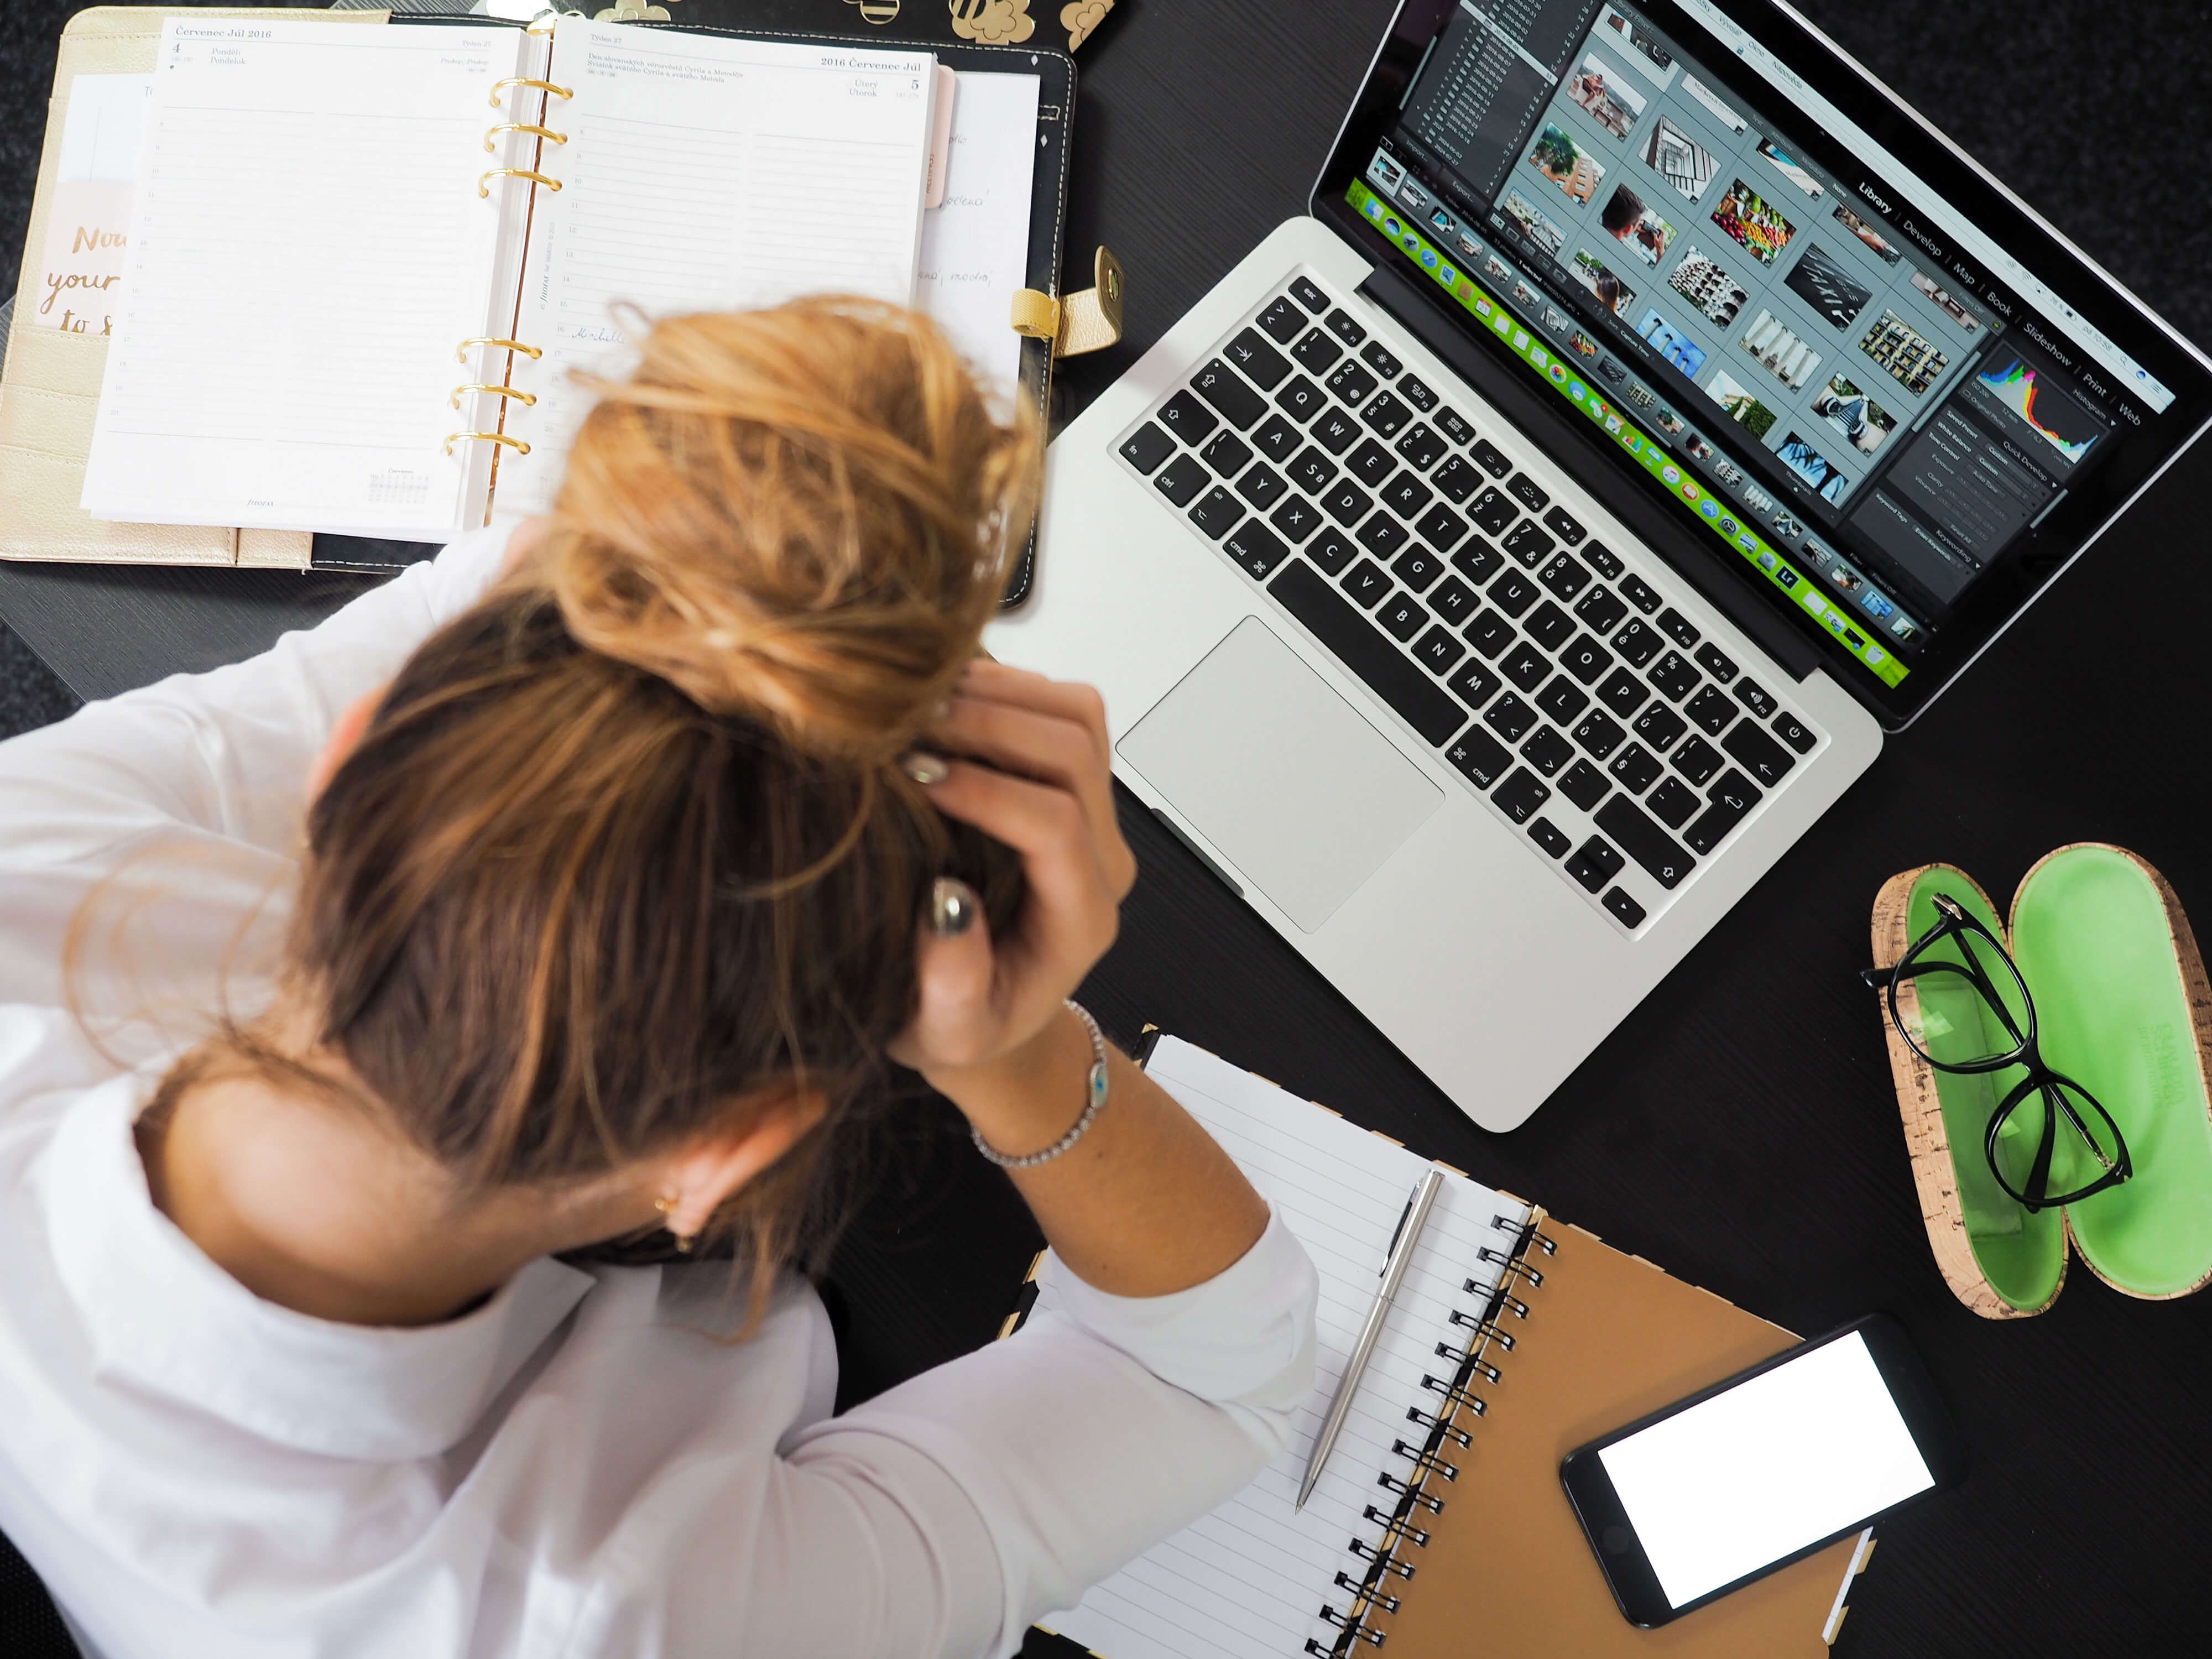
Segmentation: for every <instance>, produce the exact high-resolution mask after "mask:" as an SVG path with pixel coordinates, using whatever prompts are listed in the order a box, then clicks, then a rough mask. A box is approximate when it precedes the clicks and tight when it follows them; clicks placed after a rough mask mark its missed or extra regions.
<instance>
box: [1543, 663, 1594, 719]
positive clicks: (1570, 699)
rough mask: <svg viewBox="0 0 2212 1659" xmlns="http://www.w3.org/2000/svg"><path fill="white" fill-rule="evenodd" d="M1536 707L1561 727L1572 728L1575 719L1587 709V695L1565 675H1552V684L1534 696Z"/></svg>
mask: <svg viewBox="0 0 2212 1659" xmlns="http://www.w3.org/2000/svg"><path fill="white" fill-rule="evenodd" d="M1536 707H1537V708H1541V709H1542V710H1543V711H1544V712H1545V713H1546V714H1548V715H1550V716H1551V717H1552V718H1553V720H1556V721H1558V722H1559V724H1560V725H1561V726H1572V725H1573V724H1574V723H1575V717H1576V716H1577V714H1581V713H1582V712H1583V709H1585V708H1589V693H1588V692H1587V691H1585V690H1583V689H1582V687H1580V686H1579V685H1577V684H1575V683H1574V682H1573V681H1572V680H1571V679H1569V678H1567V677H1566V676H1565V675H1564V674H1554V675H1553V676H1552V683H1551V684H1549V685H1547V686H1546V687H1545V688H1544V689H1543V690H1541V691H1539V692H1538V693H1537V694H1536Z"/></svg>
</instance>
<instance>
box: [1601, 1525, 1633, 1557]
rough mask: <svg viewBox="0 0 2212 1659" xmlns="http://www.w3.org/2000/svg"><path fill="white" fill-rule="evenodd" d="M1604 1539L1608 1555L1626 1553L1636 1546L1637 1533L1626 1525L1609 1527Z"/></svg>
mask: <svg viewBox="0 0 2212 1659" xmlns="http://www.w3.org/2000/svg"><path fill="white" fill-rule="evenodd" d="M1603 1542H1604V1545H1605V1553H1607V1555H1626V1554H1627V1553H1628V1552H1629V1551H1630V1550H1631V1549H1632V1548H1634V1547H1635V1545H1636V1534H1634V1533H1632V1532H1631V1531H1629V1529H1628V1528H1626V1527H1607V1528H1606V1529H1605V1536H1604V1539H1603Z"/></svg>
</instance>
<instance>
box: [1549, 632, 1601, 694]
mask: <svg viewBox="0 0 2212 1659" xmlns="http://www.w3.org/2000/svg"><path fill="white" fill-rule="evenodd" d="M1559 666H1560V667H1562V668H1564V669H1565V670H1566V671H1567V672H1569V673H1570V674H1572V675H1573V676H1574V677H1575V678H1577V679H1578V680H1580V681H1581V682H1582V683H1583V684H1584V685H1595V684H1597V678H1598V676H1599V675H1601V674H1602V673H1604V672H1605V671H1606V670H1607V669H1608V668H1610V667H1612V666H1613V653H1612V652H1610V651H1608V650H1607V649H1606V648H1605V647H1603V646H1601V645H1600V644H1599V643H1598V642H1597V641H1595V640H1594V639H1592V638H1591V637H1590V636H1589V635H1587V634H1577V635H1576V636H1575V642H1574V643H1573V644H1572V645H1571V646H1569V647H1567V648H1566V649H1565V651H1562V652H1561V653H1559Z"/></svg>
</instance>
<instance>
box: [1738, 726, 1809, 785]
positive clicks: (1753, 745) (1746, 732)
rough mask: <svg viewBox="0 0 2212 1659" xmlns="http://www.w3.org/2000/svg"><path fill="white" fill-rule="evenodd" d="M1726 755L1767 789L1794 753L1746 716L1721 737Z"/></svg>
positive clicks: (1781, 775)
mask: <svg viewBox="0 0 2212 1659" xmlns="http://www.w3.org/2000/svg"><path fill="white" fill-rule="evenodd" d="M1721 747H1722V748H1723V749H1724V750H1727V751H1728V755H1729V759H1731V760H1733V761H1734V762H1735V763H1736V764H1737V765H1738V766H1741V768H1743V769H1744V770H1745V771H1747V772H1748V773H1750V774H1751V775H1752V776H1753V778H1754V779H1755V780H1756V781H1759V782H1760V783H1763V784H1765V786H1766V787H1768V788H1769V789H1771V788H1773V787H1774V786H1775V785H1776V784H1778V783H1779V782H1781V781H1782V780H1783V778H1784V776H1785V775H1787V774H1788V772H1789V770H1790V768H1791V767H1793V766H1795V765H1796V764H1797V757H1796V756H1795V755H1792V754H1791V753H1790V751H1789V750H1786V749H1784V747H1783V746H1782V745H1781V744H1778V743H1777V742H1775V741H1774V739H1773V738H1770V737H1768V736H1767V735H1766V733H1765V732H1762V731H1760V730H1759V728H1758V727H1757V726H1753V724H1752V723H1751V722H1750V721H1749V720H1745V721H1744V722H1743V723H1742V724H1741V725H1740V726H1737V727H1736V728H1735V731H1733V732H1729V734H1728V736H1726V737H1724V738H1722V739H1721Z"/></svg>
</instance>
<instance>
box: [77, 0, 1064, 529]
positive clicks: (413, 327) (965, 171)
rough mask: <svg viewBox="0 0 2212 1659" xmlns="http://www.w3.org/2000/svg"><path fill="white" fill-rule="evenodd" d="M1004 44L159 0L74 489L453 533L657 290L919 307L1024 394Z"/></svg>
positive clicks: (192, 515)
mask: <svg viewBox="0 0 2212 1659" xmlns="http://www.w3.org/2000/svg"><path fill="white" fill-rule="evenodd" d="M990 52H991V49H988V48H970V49H963V51H962V52H960V53H958V54H956V55H958V56H960V57H961V58H962V59H963V63H966V64H977V63H981V64H987V65H988V66H989V67H990V69H992V70H995V69H998V68H999V67H1000V65H999V64H998V61H997V60H996V59H994V58H992V57H991V56H990ZM1017 59H1018V68H1019V69H1021V70H1030V72H1027V73H1018V72H1014V71H1015V70H1016V68H1017V61H1016V60H1017ZM1060 61H1061V62H1062V63H1064V61H1065V60H1064V59H1062V60H1060ZM1035 62H1036V59H1035V58H1033V57H1032V55H1031V54H1029V53H1021V54H1013V53H1007V54H1006V63H1005V64H1004V69H1005V71H1006V72H988V71H987V70H975V69H973V68H963V69H962V70H959V71H958V72H957V73H956V72H955V71H954V70H952V69H951V68H950V67H947V66H945V65H944V64H940V62H939V58H938V56H937V55H934V54H933V53H930V52H911V51H897V50H885V49H882V48H878V47H875V46H870V45H868V44H867V43H862V42H852V41H845V42H833V41H823V40H769V39H760V38H750V37H742V36H736V35H730V34H724V33H711V32H705V33H702V32H692V31H688V30H677V29H670V28H662V27H631V26H627V25H614V24H603V23H595V22H592V21H587V20H586V19H584V18H582V17H581V16H580V15H569V16H566V17H563V18H562V19H560V20H559V22H558V24H557V26H556V27H553V28H551V29H550V30H548V31H545V32H542V33H541V32H538V31H535V30H533V31H527V32H526V31H525V30H522V29H520V28H516V27H501V26H498V25H495V24H489V23H486V24H481V25H478V24H475V23H473V22H470V23H460V24H456V23H454V22H452V21H440V22H437V23H427V22H422V23H406V22H398V21H394V22H392V23H391V24H388V25H386V26H384V27H366V28H364V27H354V28H333V27H330V25H329V24H328V23H327V22H326V21H324V20H322V19H319V18H318V19H303V20H301V21H277V20H271V19H270V18H268V17H267V16H266V15H261V16H256V17H252V18H227V17H223V16H221V15H206V14H201V15H194V14H190V13H185V14H179V15H171V16H169V17H167V19H166V20H165V21H164V24H163V27H162V32H161V44H160V52H159V58H158V62H157V64H156V67H155V71H154V73H153V75H152V77H151V83H150V91H149V93H148V94H147V95H146V97H145V99H144V100H143V107H144V114H143V119H144V122H145V129H146V130H145V133H144V137H143V148H142V149H141V150H140V151H139V164H138V172H137V199H136V203H135V206H134V210H133V217H132V221H131V236H130V245H129V248H128V252H127V257H126V258H125V261H124V264H123V267H122V280H121V282H120V283H119V284H118V285H117V289H118V293H117V295H116V297H115V299H114V304H113V321H112V338H111V340H110V343H109V349H108V352H107V357H106V372H105V378H104V380H103V381H102V384H101V388H100V400H99V409H98V416H97V421H96V424H95V425H94V431H93V435H92V440H91V447H90V456H89V460H88V465H87V466H86V470H85V473H84V481H83V487H82V501H81V504H82V507H83V508H84V509H85V510H86V511H87V512H88V513H90V514H91V516H92V517H93V518H94V519H96V520H114V521H124V522H131V523H139V524H147V525H219V526H240V527H243V528H246V529H249V530H251V529H254V528H261V529H267V530H287V531H301V530H308V531H317V532H337V533H343V534H349V535H356V536H365V537H374V538H386V539H389V540H397V541H416V542H435V541H443V540H447V539H449V538H452V537H453V536H454V535H456V534H458V533H459V532H462V531H465V530H467V529H470V528H472V527H474V526H478V525H481V524H483V523H485V522H487V521H489V519H490V518H491V517H492V516H493V515H494V513H497V514H498V515H500V516H501V517H505V516H508V515H510V514H513V515H520V514H523V513H534V512H539V511H542V510H544V508H545V507H548V506H549V505H550V502H551V501H552V498H553V495H554V493H555V491H556V489H557V488H558V485H559V482H560V478H561V475H562V460H563V458H564V457H565V454H566V453H567V451H568V447H569V445H570V443H571V442H572V441H573V440H574V435H575V433H576V430H577V428H578V427H579V425H580V422H581V421H582V419H583V417H584V415H585V413H586V410H588V408H589V406H590V404H591V401H592V393H591V392H590V390H589V388H588V386H584V385H580V384H579V383H578V382H577V381H576V380H575V379H574V375H573V372H574V371H579V370H580V371H585V372H586V373H587V374H588V373H599V374H606V375H610V376H619V375H621V374H623V373H624V372H626V370H627V368H628V363H629V356H628V353H627V347H628V343H629V337H630V336H631V335H632V334H633V333H635V331H637V330H638V329H640V328H641V327H642V326H645V325H647V323H648V322H649V320H650V319H653V318H655V317H659V316H663V315H669V314H673V313H679V312H683V311H689V310H708V309H713V310H727V309H737V308H744V307H755V306H764V305H772V304H775V303H776V302H778V301H781V300H784V299H787V298H789V297H791V296H793V295H799V294H805V293H815V292H823V291H834V292H841V293H850V294H858V295H867V296H870V297H873V298H877V299H881V300H884V301H891V302H894V303H897V304H902V305H905V304H913V305H916V306H919V307H921V308H923V309H926V310H928V311H929V312H931V313H933V315H934V316H935V317H936V318H937V319H938V320H939V322H940V324H941V325H944V326H945V328H946V330H947V331H948V332H949V333H950V334H951V336H952V337H953V339H954V342H955V343H956V344H957V345H958V346H959V347H960V348H961V349H962V350H963V354H964V355H965V356H968V358H969V361H970V362H972V363H973V364H974V365H975V367H976V368H977V369H978V370H979V371H980V373H981V375H982V376H983V378H984V379H985V380H986V381H987V383H988V384H990V385H991V386H993V387H994V389H996V390H997V391H998V392H1000V394H1001V395H1002V396H1003V397H1004V398H1007V399H1009V400H1011V399H1012V398H1015V397H1018V396H1021V395H1023V393H1024V386H1023V376H1024V355H1023V354H1024V342H1023V340H1022V339H1021V337H1019V336H1018V335H1016V334H1015V333H1014V332H1013V331H1012V328H1011V326H1010V324H1009V314H1010V307H1011V304H1012V297H1013V295H1014V294H1015V293H1016V292H1018V290H1020V289H1022V288H1024V286H1026V285H1027V284H1028V283H1029V282H1030V280H1031V270H1032V265H1033V259H1032V244H1033V240H1034V239H1033V235H1032V210H1033V206H1034V205H1035V204H1034V202H1033V184H1034V175H1035V172H1036V161H1035V156H1036V149H1037V140H1036V137H1035V133H1036V125H1037V122H1038V120H1039V118H1040V95H1039V94H1040V88H1041V86H1042V81H1041V78H1040V76H1039V74H1038V73H1037V72H1036V70H1031V68H1030V66H1031V64H1033V63H1035ZM1053 114H1054V117H1055V118H1056V117H1057V114H1058V111H1057V108H1056V107H1055V108H1054V111H1053ZM947 165H949V166H950V167H951V168H952V169H953V171H954V173H955V175H956V176H955V177H954V179H952V181H951V183H952V186H953V187H952V188H951V189H950V190H949V191H947V190H943V189H942V188H940V192H939V193H940V194H941V195H942V196H943V198H944V205H943V206H941V207H935V208H932V207H927V206H926V205H925V201H926V197H927V194H928V193H929V184H930V178H931V171H932V168H933V166H937V167H945V166H947ZM943 183H944V181H943V180H941V179H940V180H939V185H940V187H941V186H942V185H943ZM1053 205H1054V209H1055V211H1056V209H1057V204H1056V203H1055V204H1053ZM1056 230H1057V220H1056V218H1055V220H1054V232H1055V233H1056Z"/></svg>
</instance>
